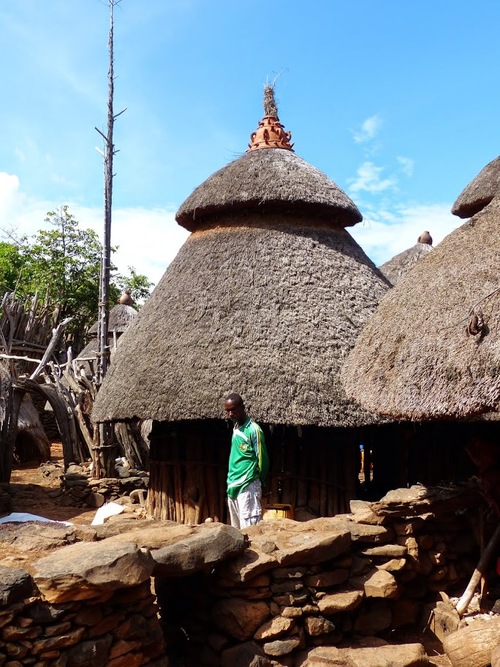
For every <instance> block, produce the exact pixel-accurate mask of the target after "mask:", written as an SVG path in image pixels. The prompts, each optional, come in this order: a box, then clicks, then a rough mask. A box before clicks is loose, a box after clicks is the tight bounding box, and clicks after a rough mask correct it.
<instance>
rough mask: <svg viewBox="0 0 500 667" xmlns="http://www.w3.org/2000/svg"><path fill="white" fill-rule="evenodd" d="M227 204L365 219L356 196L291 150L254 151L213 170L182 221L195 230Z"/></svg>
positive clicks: (337, 220)
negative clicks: (349, 193) (349, 194)
mask: <svg viewBox="0 0 500 667" xmlns="http://www.w3.org/2000/svg"><path fill="white" fill-rule="evenodd" d="M221 209H224V210H225V211H229V210H231V211H233V212H235V211H241V210H250V211H254V210H255V209H260V210H261V211H283V210H287V209H288V210H290V209H292V210H293V211H294V212H296V213H301V212H302V213H307V215H309V216H315V215H322V216H323V217H325V216H328V218H329V219H330V224H331V225H332V226H338V225H342V226H349V225H354V224H356V223H357V222H360V221H361V219H362V216H361V213H360V212H359V210H358V209H357V207H356V206H355V204H354V203H353V202H352V200H351V199H350V198H349V197H348V196H347V195H346V194H345V193H344V192H343V191H342V190H341V189H340V188H339V187H338V186H337V185H335V183H334V182H333V181H331V180H330V179H329V178H328V176H326V175H325V174H323V173H322V172H321V171H319V170H318V169H316V168H315V167H312V166H311V165H310V164H308V163H307V162H305V160H303V159H302V158H300V157H298V155H295V153H292V152H291V151H287V150H281V149H273V148H269V149H262V150H257V151H250V152H248V153H245V155H242V156H241V157H240V158H238V159H237V160H235V161H234V162H231V163H230V164H228V165H227V166H225V167H224V168H223V169H220V170H219V171H217V172H215V173H214V174H212V175H211V176H210V177H209V178H207V180H206V181H204V182H203V183H202V184H201V185H200V186H198V187H197V188H196V189H195V190H194V191H193V193H192V194H191V195H190V196H189V197H188V198H187V199H186V201H185V202H184V204H182V206H181V207H180V209H179V211H178V212H177V221H178V222H179V224H180V225H182V226H183V227H185V228H186V229H188V230H189V231H194V230H196V229H198V228H199V226H200V225H202V224H203V223H205V222H206V221H207V219H209V218H213V217H214V216H218V214H219V212H220V210H221Z"/></svg>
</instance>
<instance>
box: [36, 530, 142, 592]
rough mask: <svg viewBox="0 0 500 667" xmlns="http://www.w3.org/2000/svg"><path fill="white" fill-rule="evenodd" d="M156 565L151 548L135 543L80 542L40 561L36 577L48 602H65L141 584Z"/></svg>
mask: <svg viewBox="0 0 500 667" xmlns="http://www.w3.org/2000/svg"><path fill="white" fill-rule="evenodd" d="M153 568H154V561H153V558H152V556H151V554H150V553H149V551H147V550H143V549H139V548H138V547H137V546H136V545H135V544H130V543H124V544H119V543H114V542H107V541H106V540H104V541H102V542H91V543H88V542H80V543H78V544H72V545H71V546H68V547H63V548H62V549H59V550H57V551H55V552H54V553H53V554H51V555H50V556H46V557H45V558H41V559H40V560H38V561H36V562H35V563H34V565H33V579H34V581H35V583H36V585H37V586H38V588H39V590H40V592H41V593H42V595H43V596H44V598H45V599H46V600H47V601H48V602H51V603H61V602H67V601H69V600H71V601H76V600H87V599H91V598H95V597H99V596H100V595H101V594H102V593H103V592H107V591H115V590H116V589H117V588H128V587H130V586H137V585H138V584H140V583H142V582H143V581H146V580H147V579H148V578H149V577H150V576H151V573H152V572H153Z"/></svg>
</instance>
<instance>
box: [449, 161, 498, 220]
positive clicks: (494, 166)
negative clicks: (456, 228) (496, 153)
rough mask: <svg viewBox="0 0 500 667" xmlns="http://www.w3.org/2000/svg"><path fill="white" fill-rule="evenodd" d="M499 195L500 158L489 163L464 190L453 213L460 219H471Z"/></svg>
mask: <svg viewBox="0 0 500 667" xmlns="http://www.w3.org/2000/svg"><path fill="white" fill-rule="evenodd" d="M498 194H500V157H497V158H495V159H494V160H492V161H491V162H490V163H488V164H487V165H486V167H484V168H483V169H482V170H481V171H480V172H479V174H478V175H477V176H476V178H474V180H472V181H471V182H470V183H469V185H468V186H467V187H466V188H464V190H462V192H461V194H460V196H459V197H458V199H457V200H456V202H455V203H454V204H453V206H452V208H451V212H452V213H453V214H454V215H458V216H459V217H460V218H470V217H471V216H473V215H476V213H479V211H481V209H483V208H484V207H485V206H487V205H488V204H489V203H490V201H491V200H492V199H493V197H496V196H497V195H498Z"/></svg>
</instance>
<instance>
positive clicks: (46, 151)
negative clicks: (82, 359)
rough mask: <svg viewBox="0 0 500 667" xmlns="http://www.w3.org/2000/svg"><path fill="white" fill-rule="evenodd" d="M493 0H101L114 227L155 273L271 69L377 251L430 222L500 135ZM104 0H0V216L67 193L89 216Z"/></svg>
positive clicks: (6, 220) (38, 218)
mask: <svg viewBox="0 0 500 667" xmlns="http://www.w3.org/2000/svg"><path fill="white" fill-rule="evenodd" d="M499 25H500V3H499V2H498V0H476V2H474V3H472V2H470V0H468V1H465V0H454V2H453V3H450V2H446V1H445V0H418V2H417V1H411V0H349V1H347V0H343V1H342V2H341V1H340V0H274V2H269V1H268V0H267V1H266V2H264V1H262V0H251V1H250V0H122V1H121V3H120V4H119V5H118V6H117V7H116V8H115V75H116V81H115V112H119V111H121V110H122V109H124V108H126V109H127V110H126V112H125V113H124V114H123V115H121V116H120V118H119V119H118V120H117V122H116V125H115V145H116V148H117V149H119V153H118V154H117V155H116V157H115V164H114V166H115V169H114V170H115V173H116V177H115V179H114V198H113V205H114V206H113V211H114V213H113V228H112V243H113V244H114V245H118V246H119V250H118V253H117V254H116V255H115V257H114V261H115V263H116V264H117V265H118V267H119V269H121V270H123V271H125V270H126V268H127V266H133V267H134V268H135V269H136V270H137V271H139V272H141V273H146V274H147V275H148V276H149V277H150V278H151V279H152V280H153V281H155V282H157V281H158V280H159V278H160V277H161V275H162V274H163V272H164V270H165V268H166V267H167V265H168V263H169V262H170V261H171V260H172V258H173V257H174V256H175V254H176V252H177V251H178V249H179V247H180V245H181V244H182V243H183V242H184V240H185V238H186V237H187V232H186V231H185V230H183V229H182V228H180V227H179V226H178V225H177V224H176V223H175V220H174V214H175V211H176V210H177V208H178V207H179V206H180V204H181V203H182V202H183V200H184V199H185V198H186V197H187V196H188V195H189V194H190V193H191V191H192V190H193V189H194V188H195V187H196V186H197V185H199V184H200V183H201V182H202V181H204V180H205V179H206V178H207V177H208V176H209V175H210V174H211V173H213V172H214V171H215V170H217V169H219V168H221V167H223V166H224V165H225V164H227V163H228V162H230V161H231V160H233V159H235V158H236V157H238V156H239V155H241V154H242V153H243V152H244V151H245V149H246V146H247V142H248V138H249V135H250V133H251V132H252V131H253V130H254V129H255V128H256V126H257V122H258V121H259V120H260V118H261V116H262V113H263V112H262V94H263V87H264V84H265V83H266V80H273V79H274V78H275V77H276V76H277V75H279V76H278V80H277V83H276V98H277V102H278V108H279V115H280V120H281V122H282V123H283V125H284V126H285V129H287V130H289V131H291V132H292V138H293V141H294V142H295V151H296V153H297V154H298V155H300V156H301V157H302V158H304V159H305V160H307V161H308V162H310V163H311V164H312V165H314V166H315V167H317V168H318V169H320V170H321V171H323V172H325V173H326V174H327V175H328V176H329V177H330V178H331V179H332V180H333V181H335V182H336V183H337V184H338V185H339V186H340V187H341V188H342V189H343V190H345V191H346V192H347V193H348V194H349V195H350V196H351V198H352V199H353V200H354V202H355V203H356V204H357V206H358V208H359V209H360V210H361V213H362V214H363V217H364V222H362V223H360V224H358V225H356V227H354V228H351V229H350V230H349V231H350V232H351V233H352V235H353V236H354V237H355V238H356V240H357V241H358V242H359V243H360V245H361V246H362V247H363V249H364V250H365V252H366V253H367V254H368V255H369V256H370V257H371V259H372V260H373V261H374V262H375V263H376V264H377V265H379V264H381V263H383V262H384V261H386V260H387V259H390V258H391V257H392V256H393V255H394V254H396V253H397V252H401V251H403V250H405V249H406V248H408V247H410V246H411V245H413V244H414V243H415V242H416V239H417V237H418V235H419V234H420V233H421V232H422V231H423V230H424V229H428V230H429V231H430V232H431V234H432V236H433V237H434V240H435V244H436V243H437V242H439V241H440V240H442V238H443V237H444V236H445V235H446V234H447V233H449V232H450V231H451V230H452V229H454V228H456V227H457V226H458V225H460V224H461V221H460V219H459V218H456V217H454V216H452V215H451V213H450V208H451V205H452V203H453V202H454V200H455V199H456V198H457V196H458V195H459V194H460V192H461V191H462V189H463V188H464V187H465V186H466V185H467V183H469V182H470V180H471V179H472V178H474V176H475V175H476V174H477V173H478V172H479V171H480V170H481V169H482V168H483V167H484V166H485V165H486V164H487V163H488V162H489V161H490V160H492V159H494V158H495V157H497V155H498V154H499V147H500V127H499V126H500V113H499V112H500V109H499V98H500V85H499V83H500V82H499V78H500V40H499V39H498V26H499ZM108 28H109V11H108V7H107V1H106V0H43V1H42V0H15V2H7V0H1V1H0V44H1V47H0V48H1V55H2V57H1V58H0V80H1V81H2V90H3V95H2V101H1V104H0V229H1V230H10V229H15V230H16V233H17V234H31V233H34V232H35V231H37V230H38V229H41V228H43V227H44V218H45V213H46V212H47V211H49V210H53V209H54V208H57V207H60V206H62V205H63V204H68V205H69V207H70V211H71V212H73V213H74V215H75V216H76V217H77V219H78V220H79V221H80V223H81V225H82V226H83V227H93V228H95V229H96V230H97V231H99V233H101V229H102V217H103V213H102V209H103V166H102V158H101V156H100V154H99V153H98V151H97V150H96V147H97V148H102V140H101V138H100V137H99V135H98V133H97V132H96V130H95V127H96V126H97V127H99V128H100V129H102V130H103V131H105V130H106V103H107V69H108V50H107V40H108Z"/></svg>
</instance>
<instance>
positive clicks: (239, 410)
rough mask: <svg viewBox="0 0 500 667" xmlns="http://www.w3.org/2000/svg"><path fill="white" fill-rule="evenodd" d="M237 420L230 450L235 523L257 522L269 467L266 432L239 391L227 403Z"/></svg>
mask: <svg viewBox="0 0 500 667" xmlns="http://www.w3.org/2000/svg"><path fill="white" fill-rule="evenodd" d="M224 408H225V410H226V414H227V416H228V417H229V419H231V421H232V422H233V424H234V427H233V435H232V438H231V453H230V454H229V471H228V475H227V496H228V507H229V517H230V519H231V526H235V528H245V527H246V526H254V525H255V524H257V523H259V521H260V520H261V519H262V500H261V499H262V483H263V482H264V480H265V478H266V475H267V471H268V468H269V460H268V457H267V450H266V445H265V442H264V434H263V433H262V429H261V428H260V426H259V425H258V424H257V423H256V422H254V421H253V419H250V417H249V416H248V415H247V413H246V410H245V405H244V404H243V399H242V398H241V396H240V395H239V394H229V396H228V397H227V398H226V401H225V403H224Z"/></svg>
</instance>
